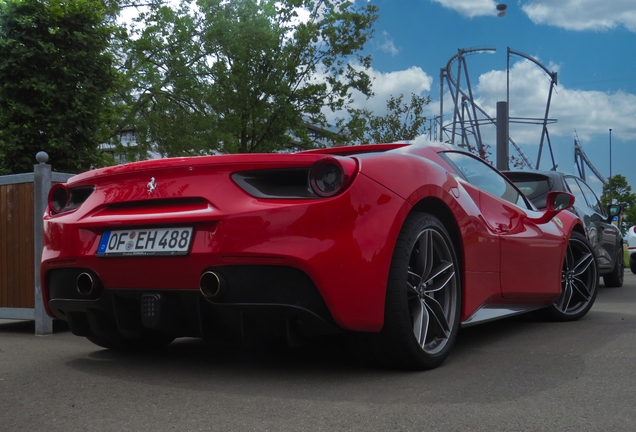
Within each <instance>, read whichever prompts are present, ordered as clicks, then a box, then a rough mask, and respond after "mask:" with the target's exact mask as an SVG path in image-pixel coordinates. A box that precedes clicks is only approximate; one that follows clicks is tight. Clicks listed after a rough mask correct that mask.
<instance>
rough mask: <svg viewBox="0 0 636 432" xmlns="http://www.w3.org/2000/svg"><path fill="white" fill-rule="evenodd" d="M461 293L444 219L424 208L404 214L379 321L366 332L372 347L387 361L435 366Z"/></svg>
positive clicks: (450, 338) (449, 340) (449, 337)
mask: <svg viewBox="0 0 636 432" xmlns="http://www.w3.org/2000/svg"><path fill="white" fill-rule="evenodd" d="M461 299H462V296H461V277H460V270H459V265H458V261H457V255H456V253H455V248H454V246H453V243H452V241H451V239H450V236H449V235H448V232H447V231H446V229H445V228H444V225H443V224H442V223H441V222H440V221H439V220H438V219H437V218H436V217H434V216H433V215H430V214H428V213H412V214H410V215H409V216H408V217H407V218H406V221H405V222H404V225H403V226H402V229H401V231H400V234H399V236H398V240H397V243H396V246H395V250H394V252H393V258H392V261H391V269H390V271H389V279H388V283H387V289H386V304H385V313H384V326H383V327H382V330H381V331H380V333H379V334H373V335H370V338H369V339H370V341H371V343H372V351H373V352H375V353H376V356H377V357H378V359H379V360H380V361H381V362H382V363H384V364H386V365H388V366H393V367H400V368H407V369H432V368H435V367H437V366H439V365H440V364H441V363H442V362H443V361H444V360H445V359H446V357H447V356H448V353H449V351H450V350H451V348H452V346H453V344H454V342H455V338H456V336H457V331H458V329H459V317H460V312H461Z"/></svg>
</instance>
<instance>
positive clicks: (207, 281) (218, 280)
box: [199, 271, 227, 300]
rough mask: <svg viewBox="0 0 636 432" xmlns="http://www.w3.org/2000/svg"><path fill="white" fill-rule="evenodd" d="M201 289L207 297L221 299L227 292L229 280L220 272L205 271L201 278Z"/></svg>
mask: <svg viewBox="0 0 636 432" xmlns="http://www.w3.org/2000/svg"><path fill="white" fill-rule="evenodd" d="M199 291H201V294H203V296H204V297H205V298H207V299H210V300H213V299H220V298H221V297H223V296H224V295H225V293H226V292H227V281H226V280H225V277H223V275H222V274H220V273H216V272H213V271H206V272H203V274H202V275H201V278H200V279H199Z"/></svg>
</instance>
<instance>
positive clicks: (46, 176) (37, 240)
mask: <svg viewBox="0 0 636 432" xmlns="http://www.w3.org/2000/svg"><path fill="white" fill-rule="evenodd" d="M35 159H36V160H37V161H38V164H37V165H33V234H34V239H33V246H34V250H35V251H34V252H35V253H34V265H35V267H34V277H35V334H36V335H47V334H51V333H53V320H52V319H51V318H50V317H49V316H48V315H47V314H46V311H45V310H44V302H43V299H42V286H41V284H40V261H41V260H42V235H43V227H42V216H43V215H44V209H46V201H47V199H48V195H49V190H50V189H51V177H52V176H51V165H48V164H47V163H46V162H48V160H49V155H47V154H46V153H45V152H39V153H38V154H37V155H36V156H35Z"/></svg>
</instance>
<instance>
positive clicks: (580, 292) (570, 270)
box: [546, 232, 599, 321]
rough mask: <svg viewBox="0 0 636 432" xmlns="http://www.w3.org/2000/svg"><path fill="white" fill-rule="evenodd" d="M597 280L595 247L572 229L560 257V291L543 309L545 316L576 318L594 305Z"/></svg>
mask: <svg viewBox="0 0 636 432" xmlns="http://www.w3.org/2000/svg"><path fill="white" fill-rule="evenodd" d="M598 283H599V277H598V262H597V260H596V254H595V253H594V248H593V247H592V245H591V244H590V242H589V241H588V240H587V238H585V236H584V235H582V234H579V233H577V232H573V233H572V235H571V236H570V240H569V241H568V247H567V250H566V252H565V258H564V260H563V270H562V273H561V284H562V287H563V292H562V294H561V296H560V297H559V298H558V300H557V301H556V302H555V303H554V304H552V305H551V306H550V307H549V308H547V309H546V312H547V313H548V316H549V317H550V318H551V319H553V320H555V321H575V320H577V319H579V318H581V317H583V316H584V315H585V314H586V313H588V311H589V310H590V309H591V308H592V305H594V300H596V295H597V294H598Z"/></svg>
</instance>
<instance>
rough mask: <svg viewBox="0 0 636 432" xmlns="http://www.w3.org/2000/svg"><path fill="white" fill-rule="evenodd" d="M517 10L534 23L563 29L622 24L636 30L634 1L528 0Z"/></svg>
mask: <svg viewBox="0 0 636 432" xmlns="http://www.w3.org/2000/svg"><path fill="white" fill-rule="evenodd" d="M521 9H522V10H523V11H524V12H525V13H526V15H528V17H529V18H530V20H532V22H533V23H535V24H547V25H551V26H556V27H561V28H564V29H567V30H608V29H612V28H615V27H618V26H621V25H622V26H625V27H626V28H627V29H628V30H629V31H632V32H636V2H635V1H634V0H612V1H602V0H529V1H528V2H527V3H525V4H524V5H523V6H522V7H521Z"/></svg>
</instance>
